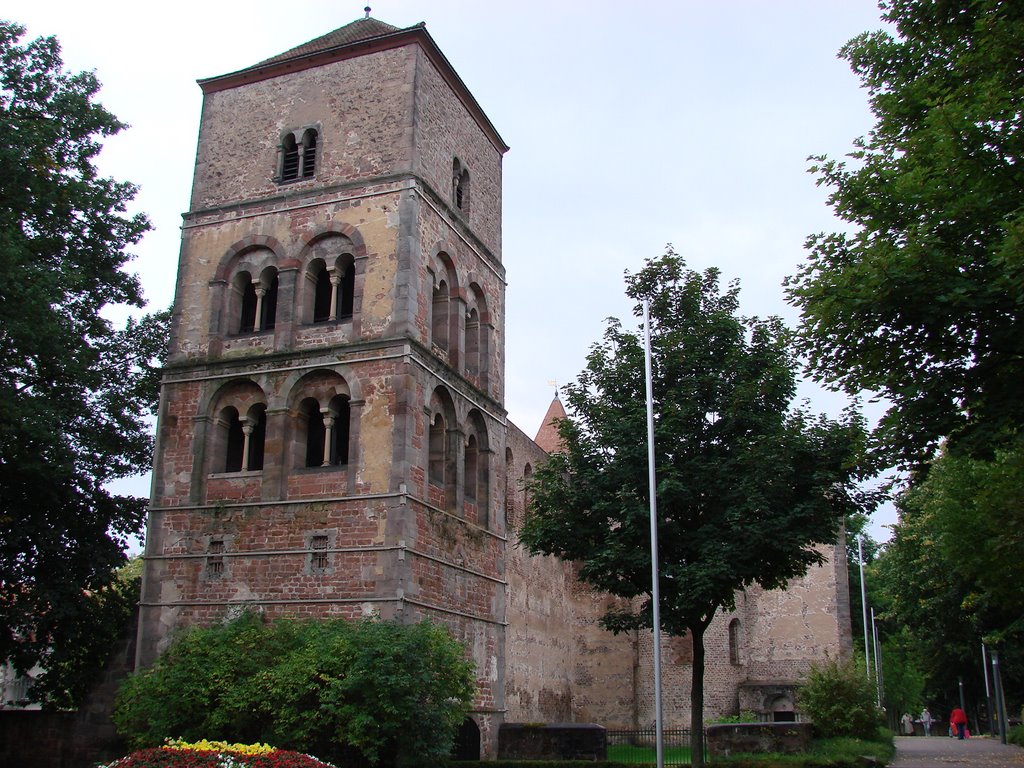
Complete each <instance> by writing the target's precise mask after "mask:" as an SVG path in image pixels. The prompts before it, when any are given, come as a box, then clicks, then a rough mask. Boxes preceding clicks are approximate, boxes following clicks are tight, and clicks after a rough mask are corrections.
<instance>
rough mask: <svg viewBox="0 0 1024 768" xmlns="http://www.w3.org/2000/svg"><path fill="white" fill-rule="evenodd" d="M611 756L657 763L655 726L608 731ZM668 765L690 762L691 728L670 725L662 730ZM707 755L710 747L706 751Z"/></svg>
mask: <svg viewBox="0 0 1024 768" xmlns="http://www.w3.org/2000/svg"><path fill="white" fill-rule="evenodd" d="M606 734H607V736H608V759H609V760H613V761H615V762H619V763H651V764H652V765H653V764H655V763H656V762H657V733H656V731H655V729H654V728H639V729H637V730H633V731H617V730H616V731H612V730H609V731H606ZM661 735H662V745H663V747H664V758H665V765H668V766H671V765H689V764H690V729H689V728H666V729H664V730H663V731H662V732H661ZM704 755H705V758H706V757H707V749H706V748H705V750H704Z"/></svg>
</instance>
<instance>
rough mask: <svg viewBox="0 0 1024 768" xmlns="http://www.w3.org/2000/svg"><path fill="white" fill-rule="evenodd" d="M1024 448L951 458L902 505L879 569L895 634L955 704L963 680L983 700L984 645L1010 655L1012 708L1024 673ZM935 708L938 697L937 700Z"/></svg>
mask: <svg viewBox="0 0 1024 768" xmlns="http://www.w3.org/2000/svg"><path fill="white" fill-rule="evenodd" d="M1022 473H1024V463H1022V455H1021V450H1020V448H1019V447H1014V448H1006V449H1000V450H998V451H997V452H996V457H995V459H994V460H993V461H984V460H979V459H971V458H968V457H966V456H954V455H951V454H942V455H941V456H940V457H939V458H938V459H936V460H935V462H934V463H933V465H932V467H931V469H930V470H929V472H928V473H927V476H926V477H924V478H923V479H921V480H919V481H918V482H915V483H914V484H913V485H912V486H911V487H910V488H909V489H908V490H907V491H905V492H904V493H903V494H902V495H901V496H900V497H899V499H898V500H897V504H898V508H899V513H900V517H899V522H898V523H897V524H896V525H895V526H894V527H893V538H892V540H891V541H890V542H889V543H888V545H887V546H886V548H885V551H884V552H883V553H882V555H881V557H880V558H879V559H878V561H877V562H876V563H874V564H873V568H872V574H871V575H872V580H873V581H874V582H875V583H876V584H878V585H879V586H880V589H879V594H878V597H879V598H880V602H881V604H882V614H883V617H884V618H885V621H884V622H883V624H882V626H883V629H884V630H886V632H887V634H892V633H893V632H896V633H899V632H903V630H904V628H905V629H906V630H907V632H908V633H910V634H912V635H913V637H914V638H916V641H917V644H918V645H917V648H918V653H917V655H916V660H917V666H918V667H919V668H920V669H921V670H922V671H923V672H924V673H925V674H926V676H927V690H928V691H929V694H930V696H932V697H937V699H938V700H943V703H951V702H952V701H955V700H956V699H957V695H956V691H957V684H958V678H959V677H964V678H965V680H966V682H967V685H968V693H969V697H970V698H971V699H972V700H973V701H978V700H979V699H981V698H983V691H984V681H983V679H982V677H981V665H980V646H981V642H982V641H985V642H986V643H987V644H988V647H989V648H995V649H999V650H1000V651H1001V652H1002V670H1003V674H1004V679H1005V682H1007V686H1006V690H1007V692H1008V697H1009V699H1010V701H1011V703H1012V704H1015V703H1016V701H1015V700H1016V696H1015V695H1014V691H1015V690H1017V688H1018V687H1019V681H1020V680H1021V679H1022V678H1021V676H1022V674H1024V666H1022V664H1024V654H1021V653H1020V652H1019V650H1018V649H1019V648H1020V647H1021V638H1022V636H1024V621H1022V619H1021V610H1022V608H1024V605H1022V602H1021V597H1020V590H1019V589H1018V588H1017V587H1016V585H1017V584H1019V583H1020V579H1021V577H1022V574H1021V556H1022V554H1024V553H1022V551H1021V542H1020V535H1019V533H1018V531H1019V528H1020V502H1021V499H1020V488H1021V484H1022V483H1024V475H1022ZM932 700H933V701H934V700H936V698H933V699H932Z"/></svg>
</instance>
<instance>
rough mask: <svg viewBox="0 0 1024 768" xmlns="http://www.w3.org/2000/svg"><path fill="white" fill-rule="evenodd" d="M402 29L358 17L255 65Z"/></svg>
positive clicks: (296, 56) (418, 25)
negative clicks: (349, 22)
mask: <svg viewBox="0 0 1024 768" xmlns="http://www.w3.org/2000/svg"><path fill="white" fill-rule="evenodd" d="M425 26H426V25H425V24H424V23H423V22H422V21H421V22H420V23H419V24H414V25H413V26H411V27H407V29H416V28H417V27H425ZM402 31H404V30H402V29H401V28H400V27H396V26H394V25H393V24H387V23H385V22H383V21H378V20H377V19H373V18H370V17H369V16H367V17H366V18H365V19H356V20H355V21H353V22H352V23H351V24H346V25H345V26H343V27H338V28H337V29H336V30H334V31H333V32H328V33H327V34H326V35H321V36H320V37H318V38H315V39H313V40H310V41H309V42H308V43H303V44H302V45H297V46H295V47H294V48H290V49H289V50H287V51H285V52H284V53H279V54H278V55H277V56H271V57H270V58H269V59H264V60H263V61H261V62H260V63H259V64H256V65H255V66H257V67H262V66H266V65H268V64H277V63H278V62H282V61H288V60H289V59H295V58H301V57H303V56H308V55H310V54H312V53H320V52H321V51H329V50H331V49H332V48H338V47H341V46H344V45H350V44H352V43H360V42H363V41H365V40H372V39H373V38H375V37H382V36H384V35H390V34H393V33H395V32H402Z"/></svg>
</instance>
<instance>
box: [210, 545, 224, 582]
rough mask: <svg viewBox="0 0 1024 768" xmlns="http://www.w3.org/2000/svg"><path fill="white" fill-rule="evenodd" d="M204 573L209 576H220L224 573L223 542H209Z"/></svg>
mask: <svg viewBox="0 0 1024 768" xmlns="http://www.w3.org/2000/svg"><path fill="white" fill-rule="evenodd" d="M206 572H207V573H208V574H209V575H210V576H221V575H223V573H224V542H223V541H221V540H219V539H218V540H215V541H211V542H210V546H209V549H208V550H207V556H206Z"/></svg>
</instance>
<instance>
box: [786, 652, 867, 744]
mask: <svg viewBox="0 0 1024 768" xmlns="http://www.w3.org/2000/svg"><path fill="white" fill-rule="evenodd" d="M876 698H877V697H876V691H875V684H874V681H873V680H871V679H870V678H869V677H868V675H867V674H865V671H864V667H863V666H862V665H860V664H857V663H856V662H854V661H852V660H850V661H846V662H840V661H838V660H836V659H830V660H828V661H826V662H824V663H821V664H815V665H813V666H812V667H811V672H810V674H809V675H808V676H807V681H806V682H805V683H804V684H803V685H802V686H800V690H799V691H798V692H797V701H798V702H799V703H800V707H801V708H802V709H803V710H804V711H805V712H807V714H809V715H810V717H811V722H813V723H814V732H815V733H816V734H818V735H819V736H822V737H825V738H829V737H833V736H853V737H855V738H861V739H872V738H875V737H876V736H877V734H878V728H879V726H880V725H881V724H882V713H881V711H880V710H879V709H878V705H877V704H876Z"/></svg>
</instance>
